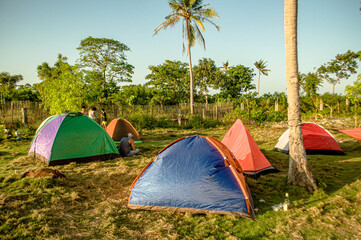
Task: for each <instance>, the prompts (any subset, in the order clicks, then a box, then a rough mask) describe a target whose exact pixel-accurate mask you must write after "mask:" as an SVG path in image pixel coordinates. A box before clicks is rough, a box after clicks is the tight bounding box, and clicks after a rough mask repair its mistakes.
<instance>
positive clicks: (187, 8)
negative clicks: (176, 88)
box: [153, 0, 220, 114]
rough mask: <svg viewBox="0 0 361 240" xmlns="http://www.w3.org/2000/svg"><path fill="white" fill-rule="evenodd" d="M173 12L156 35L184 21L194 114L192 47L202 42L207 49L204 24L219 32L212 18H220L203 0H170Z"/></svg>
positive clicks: (184, 37) (183, 34)
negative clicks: (206, 23)
mask: <svg viewBox="0 0 361 240" xmlns="http://www.w3.org/2000/svg"><path fill="white" fill-rule="evenodd" d="M168 4H169V7H170V8H171V9H172V12H171V13H170V14H169V15H168V16H166V17H165V19H166V20H165V21H164V22H162V23H161V24H160V25H159V26H158V27H157V28H156V29H155V30H154V35H156V34H157V33H158V32H159V31H160V30H162V29H166V28H167V27H169V26H170V27H173V26H174V25H175V24H176V23H178V22H179V21H181V20H183V21H182V36H183V53H184V52H185V47H184V40H185V39H186V40H187V43H188V61H189V75H190V110H191V114H193V112H194V110H193V74H192V60H191V47H193V46H195V43H196V40H198V41H200V42H201V43H202V45H203V47H204V50H205V49H206V45H205V40H204V38H203V35H202V32H204V31H205V28H204V26H203V22H208V23H211V24H212V25H213V26H215V27H216V28H217V30H218V31H219V29H220V27H219V26H218V25H217V24H215V23H214V22H212V21H211V20H210V18H218V15H217V13H216V12H215V11H214V10H213V8H207V6H208V5H209V4H203V0H170V1H169V2H168ZM154 35H153V36H154Z"/></svg>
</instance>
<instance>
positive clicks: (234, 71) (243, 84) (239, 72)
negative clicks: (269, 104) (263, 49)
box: [215, 65, 256, 99]
mask: <svg viewBox="0 0 361 240" xmlns="http://www.w3.org/2000/svg"><path fill="white" fill-rule="evenodd" d="M254 76H255V74H254V73H253V69H252V68H249V67H245V66H243V65H237V66H235V67H229V68H228V73H227V76H223V77H222V78H219V79H217V82H216V83H215V88H217V89H220V95H221V96H222V97H224V98H231V99H235V98H239V97H241V96H242V93H244V92H248V91H249V90H252V89H255V88H256V87H255V86H254V85H253V84H252V80H253V77H254Z"/></svg>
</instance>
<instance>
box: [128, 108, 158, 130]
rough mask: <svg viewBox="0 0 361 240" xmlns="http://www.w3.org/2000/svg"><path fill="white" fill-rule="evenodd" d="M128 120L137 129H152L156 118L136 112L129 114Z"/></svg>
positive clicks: (156, 123)
mask: <svg viewBox="0 0 361 240" xmlns="http://www.w3.org/2000/svg"><path fill="white" fill-rule="evenodd" d="M128 120H129V121H130V122H131V123H132V125H133V126H134V127H135V128H136V129H138V130H141V129H154V128H156V127H157V125H158V122H157V119H156V118H155V117H153V116H150V115H147V114H144V113H141V112H138V113H134V114H132V115H130V116H129V117H128Z"/></svg>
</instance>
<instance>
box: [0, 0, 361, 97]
mask: <svg viewBox="0 0 361 240" xmlns="http://www.w3.org/2000/svg"><path fill="white" fill-rule="evenodd" d="M203 2H204V3H209V4H210V5H209V7H212V8H213V9H214V10H215V11H216V12H217V13H218V15H219V18H218V19H214V20H213V21H214V22H215V23H216V24H217V25H219V26H220V28H221V29H220V31H217V30H216V28H215V27H214V26H213V25H211V24H205V28H206V30H205V32H204V33H203V36H204V38H205V41H206V51H204V49H203V47H202V46H201V45H200V44H197V45H196V46H195V47H193V48H192V62H193V64H197V63H198V60H199V59H201V58H204V57H205V58H211V59H213V60H214V61H215V62H216V65H217V66H218V67H220V66H222V63H224V62H226V61H229V64H230V66H235V65H238V64H242V65H244V66H246V67H250V68H253V69H254V70H255V73H257V71H256V68H255V67H254V63H255V62H256V61H259V60H260V59H263V60H265V61H267V64H268V69H270V70H271V71H270V73H269V75H268V76H261V86H260V94H261V95H262V94H264V93H268V92H270V93H273V92H285V91H286V73H285V47H284V21H283V15H284V14H283V11H284V9H283V1H282V0H252V1H251V0H248V1H245V0H204V1H203ZM360 7H361V2H360V0H317V1H315V0H300V1H299V6H298V63H299V71H300V72H302V73H308V72H314V71H315V69H316V68H318V67H320V66H321V65H322V64H325V63H327V62H328V61H330V60H332V59H334V57H335V56H336V55H337V54H342V53H345V52H347V50H352V51H359V50H361V11H360ZM170 12H171V9H170V8H169V6H168V1H167V0H137V1H135V0H133V1H131V0H61V1H59V0H0V72H9V73H10V74H12V75H14V74H21V75H22V76H23V77H24V80H23V81H22V82H20V83H19V84H25V83H30V84H34V83H39V82H40V80H39V78H38V77H37V66H39V65H41V64H42V63H43V62H47V63H48V64H49V65H51V66H53V64H54V63H55V61H56V59H57V56H58V54H59V53H61V54H62V55H63V56H65V57H67V58H68V62H69V63H70V64H75V63H76V61H77V59H79V51H78V50H77V49H76V48H77V47H78V46H79V44H80V41H81V40H82V39H85V38H87V37H88V36H92V37H96V38H110V39H114V40H117V41H119V42H121V43H124V44H125V45H127V46H128V47H129V48H130V50H131V51H129V52H126V55H127V58H128V62H129V63H130V64H132V65H133V66H134V67H135V69H134V74H133V78H132V79H133V84H144V83H145V82H146V80H145V76H146V75H147V74H149V73H150V71H149V69H148V67H149V66H150V65H158V64H162V63H163V62H164V61H165V60H179V61H182V62H186V63H188V58H187V55H186V54H184V55H183V54H182V32H181V23H179V24H178V25H177V26H175V27H174V28H168V29H166V30H165V31H161V32H159V33H158V34H157V35H155V36H153V33H154V29H155V28H156V27H157V26H158V25H159V24H160V23H162V22H163V21H164V20H165V16H167V15H168V14H169V13H170ZM359 65H360V66H359V69H358V73H357V74H354V75H352V76H351V77H350V78H349V79H347V80H346V79H343V80H341V83H340V84H337V85H336V88H335V92H336V93H338V94H344V89H345V86H346V85H349V84H353V82H354V81H355V80H356V79H357V75H358V74H361V64H360V63H359ZM257 80H258V75H256V76H255V77H254V84H255V85H256V86H257ZM127 84H129V83H127ZM331 91H332V86H331V85H330V84H328V83H327V82H324V83H323V86H322V87H321V89H320V92H321V93H325V92H331Z"/></svg>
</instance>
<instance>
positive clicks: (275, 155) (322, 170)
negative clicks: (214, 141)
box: [247, 142, 361, 215]
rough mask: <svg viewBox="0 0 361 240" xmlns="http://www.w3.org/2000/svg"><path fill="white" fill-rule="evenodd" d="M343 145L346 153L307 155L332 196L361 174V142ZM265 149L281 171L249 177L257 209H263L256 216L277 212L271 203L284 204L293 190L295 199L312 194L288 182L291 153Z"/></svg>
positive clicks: (314, 173) (322, 187)
mask: <svg viewBox="0 0 361 240" xmlns="http://www.w3.org/2000/svg"><path fill="white" fill-rule="evenodd" d="M340 146H341V148H342V149H343V150H344V151H345V153H346V155H307V158H308V162H309V165H310V168H311V171H312V173H313V176H314V178H315V180H316V182H317V184H318V187H319V188H320V189H322V190H323V191H324V192H325V193H326V194H328V195H331V194H333V193H335V192H336V191H338V190H339V189H342V188H343V187H344V186H346V185H348V184H351V183H353V182H354V181H356V180H357V179H359V178H360V176H361V174H360V170H359V169H361V157H360V156H361V145H360V144H359V143H357V142H346V143H341V144H340ZM262 152H263V154H264V155H265V156H266V158H267V159H268V160H269V162H270V163H271V164H272V166H274V167H275V168H277V169H278V170H280V172H278V173H270V174H266V175H262V176H260V177H259V178H258V179H251V178H247V183H248V185H249V187H250V189H251V193H252V197H253V200H254V205H255V208H258V209H259V210H260V211H259V212H258V213H257V214H256V215H262V214H264V213H266V212H269V211H273V210H272V208H271V206H273V205H275V204H279V203H282V202H283V201H284V199H285V193H286V192H289V193H290V199H291V200H292V201H299V200H307V199H308V198H309V197H310V196H311V194H310V193H308V192H306V190H304V189H302V188H300V187H295V186H289V185H287V175H288V164H289V155H288V154H284V153H281V152H276V151H273V150H264V149H262ZM260 199H263V200H265V202H263V201H262V200H261V201H262V203H261V202H260V201H259V200H260ZM300 202H302V201H300ZM310 203H311V202H308V203H307V204H310ZM303 205H305V204H303ZM303 205H302V204H301V205H300V206H299V207H301V206H303Z"/></svg>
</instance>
